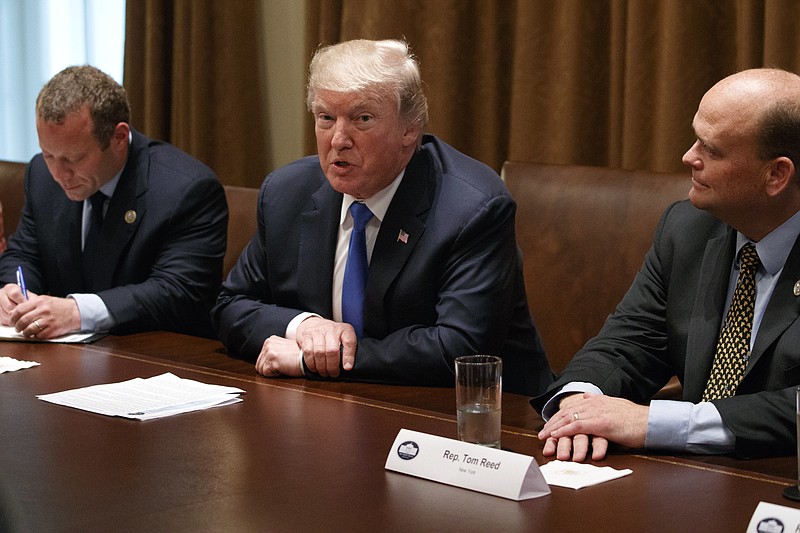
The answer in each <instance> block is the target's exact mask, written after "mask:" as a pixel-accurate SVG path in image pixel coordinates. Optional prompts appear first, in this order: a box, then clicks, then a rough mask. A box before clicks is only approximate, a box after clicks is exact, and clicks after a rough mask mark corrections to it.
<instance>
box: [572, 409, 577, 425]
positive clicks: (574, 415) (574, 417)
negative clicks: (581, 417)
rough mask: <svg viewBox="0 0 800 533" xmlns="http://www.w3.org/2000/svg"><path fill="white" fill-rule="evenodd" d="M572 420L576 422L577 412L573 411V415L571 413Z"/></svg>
mask: <svg viewBox="0 0 800 533" xmlns="http://www.w3.org/2000/svg"><path fill="white" fill-rule="evenodd" d="M572 420H574V421H575V422H577V421H578V411H575V412H574V413H572Z"/></svg>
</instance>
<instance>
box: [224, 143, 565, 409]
mask: <svg viewBox="0 0 800 533" xmlns="http://www.w3.org/2000/svg"><path fill="white" fill-rule="evenodd" d="M341 205H342V194H341V193H338V192H336V191H335V190H333V188H331V186H330V185H329V183H328V181H327V179H326V178H325V176H324V174H323V172H322V169H321V168H320V164H319V158H318V157H307V158H304V159H301V160H299V161H296V162H294V163H292V164H290V165H288V166H286V167H284V168H282V169H279V170H277V171H275V172H273V173H272V174H270V175H269V176H267V178H266V179H265V181H264V183H263V185H262V187H261V191H260V197H259V207H258V231H257V233H256V235H255V236H254V237H253V239H252V241H251V242H250V243H249V245H248V246H247V248H246V249H245V250H244V252H243V253H242V255H241V257H240V258H239V261H238V263H237V265H236V266H235V267H234V269H233V270H232V271H231V273H230V274H229V276H228V279H227V280H226V281H225V283H224V284H223V289H222V292H221V294H220V297H219V299H218V301H217V304H216V306H215V308H214V309H213V311H212V319H213V320H214V322H215V325H216V328H217V332H218V334H219V336H220V339H222V341H223V342H224V343H225V345H226V346H227V348H228V350H229V352H230V353H231V354H233V355H235V356H238V357H242V358H246V359H249V360H255V359H256V357H257V356H258V353H259V351H260V350H261V347H262V344H263V343H264V340H265V339H266V338H267V337H269V336H270V335H279V336H283V335H285V332H286V327H287V325H288V323H289V322H290V320H291V319H292V318H294V317H295V316H296V315H297V314H299V313H300V312H302V311H310V312H314V313H318V314H319V315H321V316H323V317H326V318H331V317H332V301H331V300H332V296H331V295H332V291H333V286H332V285H333V264H334V253H335V248H336V240H337V230H338V224H339V216H340V212H341ZM515 210H516V206H515V204H514V201H513V200H512V198H511V197H510V196H509V194H508V192H507V191H506V189H505V187H504V185H503V183H502V182H501V180H500V179H499V177H498V176H497V174H496V173H495V172H494V171H492V170H491V169H489V168H488V167H487V166H485V165H483V164H482V163H479V162H477V161H475V160H474V159H471V158H469V157H467V156H465V155H463V154H461V153H459V152H457V151H456V150H455V149H453V148H452V147H450V146H448V145H446V144H445V143H443V142H441V141H439V140H438V139H436V138H435V137H432V136H426V137H425V138H424V139H423V147H422V149H421V151H419V152H417V153H416V154H415V155H414V156H413V158H412V160H411V162H410V163H409V165H408V167H407V168H406V173H405V176H404V178H403V181H402V182H401V184H400V186H399V188H398V190H397V192H396V194H395V196H394V198H393V200H392V203H391V205H390V206H389V209H388V211H387V213H386V217H385V219H384V221H383V223H382V225H381V229H380V231H379V233H378V236H377V240H376V242H375V247H374V249H373V254H372V260H371V263H370V267H369V274H368V279H367V292H366V302H365V311H364V316H365V324H364V338H362V339H360V340H359V344H358V351H357V353H356V362H355V367H354V368H353V370H352V371H350V372H349V373H347V375H346V376H344V377H345V378H349V379H357V380H366V381H378V382H390V383H410V384H417V385H445V386H447V385H449V386H452V385H453V380H454V377H453V359H454V358H455V357H457V356H459V355H465V354H476V353H477V354H495V355H500V356H502V357H503V360H504V376H503V380H504V387H505V389H506V390H509V391H514V392H520V393H524V394H529V395H532V394H538V393H540V392H542V391H543V390H544V389H545V387H546V386H547V384H549V383H550V382H552V379H553V378H552V372H551V371H550V368H549V366H548V363H547V361H546V359H545V357H544V353H543V349H542V346H541V342H540V340H539V337H538V334H537V333H536V330H535V329H534V327H533V323H532V321H531V317H530V313H529V311H528V305H527V300H526V296H525V289H524V284H523V278H522V269H521V259H520V257H519V254H518V249H517V246H516V239H515V235H514V214H515ZM401 231H403V232H404V233H406V234H407V235H408V238H407V242H403V241H402V239H399V238H398V236H399V234H400V232H401Z"/></svg>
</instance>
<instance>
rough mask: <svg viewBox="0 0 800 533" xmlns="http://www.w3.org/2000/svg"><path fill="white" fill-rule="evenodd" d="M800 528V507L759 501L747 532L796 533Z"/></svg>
mask: <svg viewBox="0 0 800 533" xmlns="http://www.w3.org/2000/svg"><path fill="white" fill-rule="evenodd" d="M798 529H800V509H795V508H794V507H784V506H783V505H775V504H774V503H767V502H759V504H758V507H756V511H755V512H754V513H753V517H752V518H751V519H750V524H749V525H748V526H747V533H794V532H795V531H798Z"/></svg>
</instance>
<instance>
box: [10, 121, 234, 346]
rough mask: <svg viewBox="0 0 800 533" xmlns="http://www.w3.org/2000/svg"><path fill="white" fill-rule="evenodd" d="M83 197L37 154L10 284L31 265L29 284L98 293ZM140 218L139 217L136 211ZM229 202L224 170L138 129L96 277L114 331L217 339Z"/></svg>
mask: <svg viewBox="0 0 800 533" xmlns="http://www.w3.org/2000/svg"><path fill="white" fill-rule="evenodd" d="M82 209H83V202H75V201H72V200H69V199H68V198H67V197H66V195H65V194H64V192H63V190H62V189H61V187H60V186H59V185H58V184H57V183H56V182H55V180H53V177H52V176H51V175H50V172H49V171H48V170H47V166H46V165H45V162H44V159H43V158H42V155H41V154H39V155H36V156H35V157H34V158H33V159H32V160H31V162H30V163H29V164H28V166H27V169H26V173H25V206H24V208H23V212H22V216H21V219H20V223H19V226H18V228H17V231H16V232H15V233H14V235H13V236H12V237H11V238H10V239H9V241H8V250H6V252H5V253H3V254H2V255H0V281H2V282H3V283H4V284H5V283H14V282H15V281H16V277H15V275H16V274H15V271H16V268H17V265H22V268H23V269H24V272H25V279H26V282H27V286H28V289H30V290H31V291H33V292H36V293H38V294H50V295H52V296H59V297H64V296H66V295H67V294H70V293H85V292H92V291H89V290H87V289H86V287H84V283H83V280H82V275H81V213H82ZM134 214H135V216H134ZM227 220H228V207H227V202H226V200H225V192H224V190H223V188H222V185H221V184H220V183H219V180H218V179H217V177H216V175H215V174H214V172H213V171H212V170H211V169H210V168H208V167H207V166H205V165H204V164H202V163H200V162H199V161H197V160H196V159H194V158H192V157H191V156H189V155H187V154H186V153H184V152H182V151H180V150H178V149H177V148H175V147H173V146H171V145H169V144H166V143H161V142H158V141H153V140H151V139H148V138H147V137H145V136H144V135H142V134H140V133H138V132H136V131H134V132H133V134H132V142H131V146H130V153H129V155H128V160H127V163H126V164H125V168H124V170H123V172H122V175H121V176H120V180H119V183H118V185H117V188H116V190H115V191H114V195H113V197H112V198H111V200H110V202H109V204H108V209H107V211H106V216H105V219H104V223H103V230H102V231H103V233H102V234H101V237H100V238H101V241H102V242H101V244H100V249H99V256H100V257H102V258H103V260H102V261H100V262H99V263H98V264H97V265H95V268H94V272H93V273H92V275H93V277H94V279H95V283H96V284H98V285H97V286H99V287H101V289H100V290H98V291H96V292H95V293H96V294H98V295H99V296H100V298H101V299H102V300H103V302H104V303H105V305H106V307H108V310H109V312H110V314H111V316H112V317H113V319H114V320H115V321H116V327H115V328H114V330H113V332H114V333H126V332H132V331H142V330H171V331H177V332H183V333H190V334H197V335H204V336H209V335H210V334H211V332H210V327H211V326H210V320H209V310H210V307H211V304H212V303H213V301H214V299H215V297H216V294H217V292H218V290H219V285H220V281H221V279H222V260H223V257H224V255H225V246H226V240H227Z"/></svg>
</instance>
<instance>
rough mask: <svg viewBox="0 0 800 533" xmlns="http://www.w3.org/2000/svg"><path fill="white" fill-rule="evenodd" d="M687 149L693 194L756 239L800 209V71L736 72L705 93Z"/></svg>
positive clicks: (696, 200)
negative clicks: (694, 139) (693, 135)
mask: <svg viewBox="0 0 800 533" xmlns="http://www.w3.org/2000/svg"><path fill="white" fill-rule="evenodd" d="M692 126H693V128H694V130H695V135H696V137H697V141H696V142H695V143H694V144H693V145H692V146H691V147H690V148H689V150H688V151H687V152H686V153H685V154H684V156H683V162H684V163H685V164H686V165H687V166H689V167H690V168H691V169H692V189H691V190H690V191H689V199H690V200H691V201H692V203H694V205H695V206H696V207H698V208H700V209H705V210H707V211H709V212H710V213H711V214H713V215H714V216H716V217H717V218H719V219H720V220H722V221H724V222H726V223H727V224H729V225H730V226H732V227H733V228H735V229H737V230H738V231H740V232H742V233H743V234H745V235H747V237H748V238H749V239H751V240H754V241H758V240H760V239H761V238H763V237H764V236H765V235H767V234H768V233H769V232H771V231H772V230H774V229H775V228H776V227H778V226H779V225H780V224H782V223H783V222H784V221H786V220H787V219H788V218H789V217H791V216H792V215H794V214H795V213H796V212H797V211H798V210H800V179H798V177H797V175H796V169H798V168H800V77H798V76H797V75H795V74H792V73H791V72H786V71H783V70H778V69H752V70H745V71H742V72H738V73H736V74H733V75H731V76H728V77H727V78H725V79H723V80H722V81H720V82H719V83H717V84H716V85H714V86H713V87H712V88H711V89H709V91H708V92H707V93H706V94H705V95H704V96H703V99H702V100H701V101H700V106H699V107H698V108H697V113H696V114H695V116H694V120H693V122H692Z"/></svg>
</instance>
